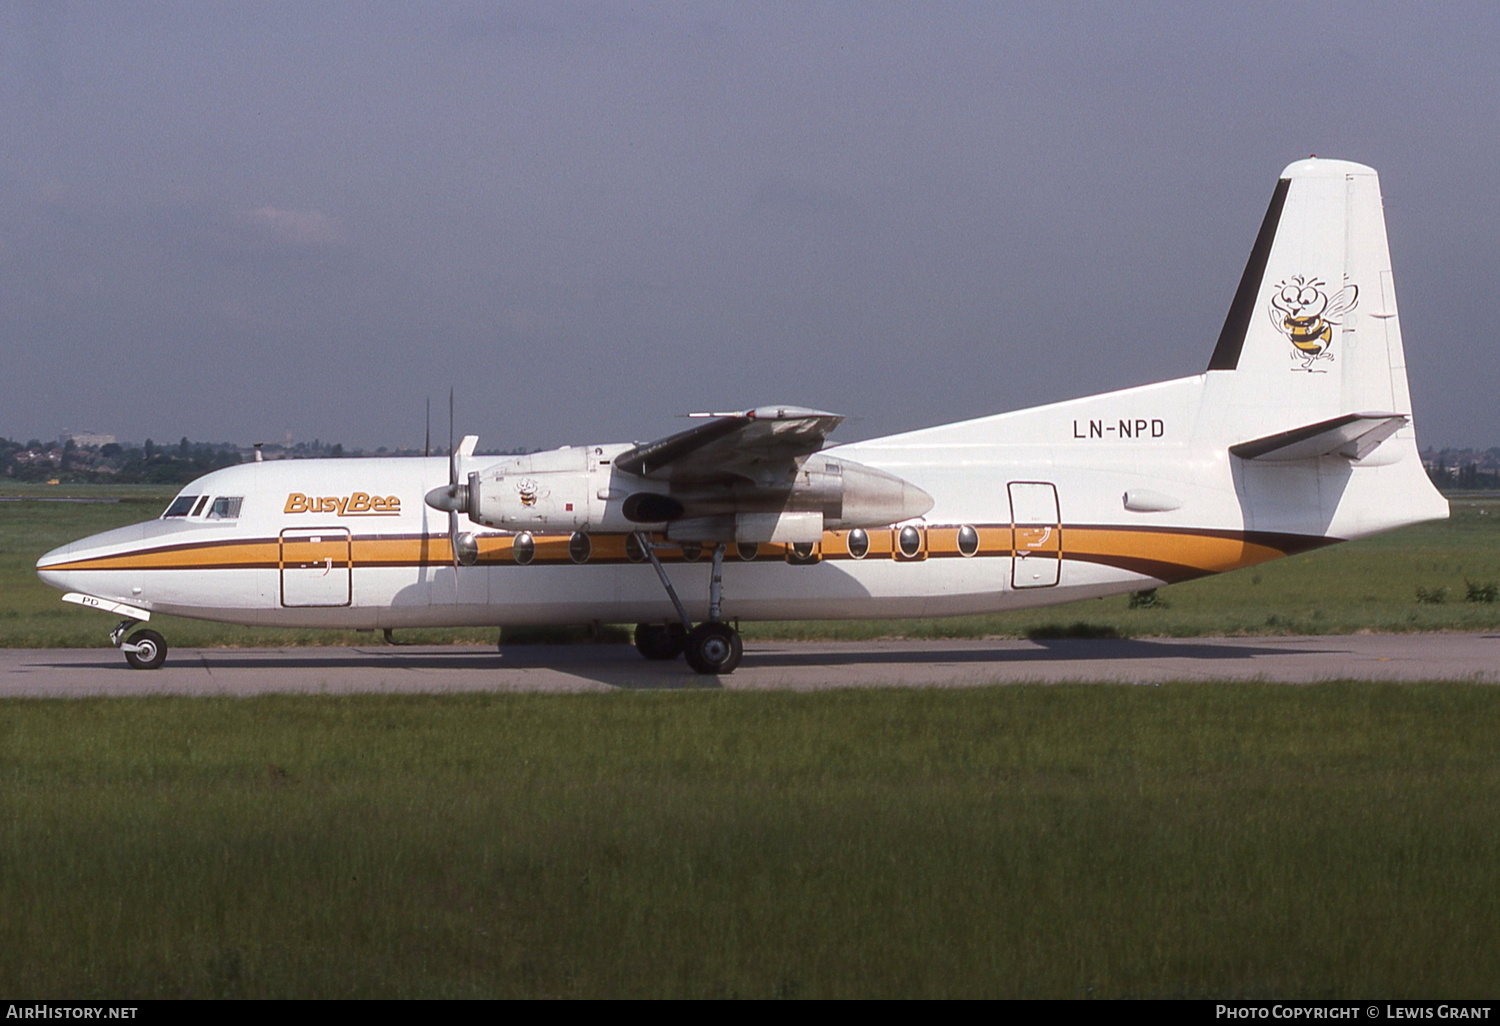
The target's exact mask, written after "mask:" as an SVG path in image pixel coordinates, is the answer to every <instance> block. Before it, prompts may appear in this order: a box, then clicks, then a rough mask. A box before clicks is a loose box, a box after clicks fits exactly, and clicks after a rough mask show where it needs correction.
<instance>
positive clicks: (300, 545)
mask: <svg viewBox="0 0 1500 1026" xmlns="http://www.w3.org/2000/svg"><path fill="white" fill-rule="evenodd" d="M351 556H352V552H351V550H350V546H349V532H348V531H347V530H346V529H344V528H342V527H297V528H291V529H288V530H285V531H282V532H281V604H282V605H283V606H347V605H348V604H349V596H350V594H351V593H350V587H349V578H350V571H351V569H352V567H353V563H354V561H353V559H352V558H351Z"/></svg>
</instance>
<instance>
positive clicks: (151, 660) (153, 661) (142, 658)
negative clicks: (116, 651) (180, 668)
mask: <svg viewBox="0 0 1500 1026" xmlns="http://www.w3.org/2000/svg"><path fill="white" fill-rule="evenodd" d="M125 643H126V644H127V645H134V646H135V647H136V650H135V651H134V652H129V651H127V652H126V653H125V661H126V662H127V663H129V664H130V668H131V669H132V670H154V669H156V668H157V667H158V666H160V665H161V664H162V663H164V662H166V661H167V639H166V638H164V637H162V636H161V635H160V634H158V633H156V632H155V631H136V632H135V633H134V634H132V635H131V636H130V637H128V638H126V639H125Z"/></svg>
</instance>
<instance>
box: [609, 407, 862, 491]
mask: <svg viewBox="0 0 1500 1026" xmlns="http://www.w3.org/2000/svg"><path fill="white" fill-rule="evenodd" d="M693 416H699V417H709V418H712V419H710V420H709V421H708V422H707V423H706V424H700V425H698V426H697V427H694V428H689V429H688V430H686V431H680V432H678V433H677V434H675V435H668V436H667V437H666V438H659V439H657V440H656V441H654V442H646V443H645V444H642V445H637V446H636V447H635V448H633V449H628V450H626V451H625V452H623V453H621V454H620V455H619V456H617V457H615V466H616V467H618V468H619V469H621V470H623V471H625V472H626V473H628V474H638V475H640V476H641V477H649V478H655V479H657V480H663V481H674V482H678V483H689V482H699V481H702V482H709V481H722V480H725V479H727V478H732V477H743V478H751V479H753V478H755V477H756V476H757V471H758V470H760V469H762V468H764V467H765V466H766V465H767V464H777V463H790V461H792V460H795V459H796V458H797V457H799V456H806V455H809V454H810V453H814V452H817V451H818V450H819V449H821V448H823V446H824V444H825V443H826V442H827V440H828V435H829V433H830V432H832V431H833V429H834V428H836V427H838V426H839V424H840V422H842V421H843V419H844V418H843V417H841V416H839V415H838V414H834V413H824V412H823V411H822V410H809V409H807V408H805V407H802V406H761V407H757V408H756V409H753V410H748V411H746V412H745V413H711V414H693Z"/></svg>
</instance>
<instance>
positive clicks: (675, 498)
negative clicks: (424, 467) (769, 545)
mask: <svg viewBox="0 0 1500 1026" xmlns="http://www.w3.org/2000/svg"><path fill="white" fill-rule="evenodd" d="M626 448H628V447H627V446H624V445H620V446H601V447H592V446H581V447H576V448H574V447H564V448H561V449H551V450H548V451H546V452H536V453H528V454H526V455H524V456H511V457H509V458H507V459H503V460H500V461H498V462H496V463H492V464H490V465H489V466H487V467H485V468H484V469H482V470H478V471H475V472H473V473H470V474H469V475H468V483H467V485H460V486H459V487H458V488H457V489H453V490H452V491H453V492H454V496H453V497H452V498H451V499H450V498H447V497H446V493H447V492H448V491H450V489H435V490H434V491H433V492H432V493H431V494H429V496H428V503H429V505H432V506H434V508H437V509H458V510H460V511H464V512H467V513H468V514H469V519H470V520H472V521H474V522H475V523H477V524H483V525H486V526H489V527H498V528H503V529H506V530H511V531H522V530H531V531H537V530H543V531H545V530H554V531H605V532H624V531H636V530H659V529H661V528H662V527H666V528H667V533H668V536H669V537H672V538H676V539H681V540H692V541H703V542H713V541H740V542H750V541H755V542H766V541H778V542H796V543H800V542H807V541H816V540H817V538H818V537H820V536H821V534H822V532H823V530H824V529H825V528H829V529H834V530H838V529H847V528H853V527H884V526H885V525H887V524H893V523H898V522H900V521H902V520H909V519H912V518H914V517H919V516H921V515H922V514H924V513H926V512H927V511H928V510H929V509H931V508H932V497H931V496H929V495H928V494H927V493H926V492H924V491H923V490H922V489H920V488H918V487H917V486H916V485H913V484H911V483H910V482H908V481H905V480H903V479H902V478H899V477H897V476H896V475H894V474H890V473H887V472H885V471H883V470H876V469H875V468H873V467H867V466H864V465H862V464H859V463H854V462H851V461H849V460H840V459H836V458H834V457H832V456H824V455H822V454H821V453H815V454H813V455H811V456H808V457H806V458H804V459H801V460H798V461H795V462H794V461H791V460H788V461H785V462H784V463H779V464H772V465H769V466H766V467H764V468H763V469H762V470H761V472H760V473H759V475H758V476H757V477H756V478H755V479H751V478H747V477H744V476H740V475H738V474H726V475H725V476H724V477H723V478H721V479H719V480H710V481H707V482H705V481H694V482H692V483H688V484H683V483H679V482H673V481H671V480H670V479H667V480H662V479H657V478H647V477H641V476H639V475H637V474H632V473H627V472H625V471H624V470H622V469H620V468H618V467H614V466H612V465H611V457H613V456H616V455H618V454H619V453H620V452H623V451H625V449H626ZM440 492H441V493H444V494H439V493H440ZM449 503H451V505H449Z"/></svg>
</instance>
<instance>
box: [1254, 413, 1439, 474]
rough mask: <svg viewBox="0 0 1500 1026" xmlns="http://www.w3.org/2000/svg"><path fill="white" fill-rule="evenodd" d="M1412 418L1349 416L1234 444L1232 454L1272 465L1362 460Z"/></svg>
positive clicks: (1357, 414) (1401, 416) (1372, 415)
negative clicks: (1325, 459)
mask: <svg viewBox="0 0 1500 1026" xmlns="http://www.w3.org/2000/svg"><path fill="white" fill-rule="evenodd" d="M1410 419H1411V418H1410V417H1408V416H1407V415H1406V414H1404V413H1346V414H1344V415H1343V416H1341V417H1334V418H1333V419H1332V420H1324V421H1319V422H1318V423H1316V424H1308V425H1306V426H1305V427H1299V428H1293V429H1291V430H1290V431H1279V432H1277V433H1276V434H1274V435H1266V436H1265V437H1264V438H1255V439H1252V440H1250V441H1248V442H1240V443H1239V444H1238V445H1231V446H1230V447H1229V451H1230V452H1231V453H1232V454H1234V455H1235V456H1238V457H1239V458H1240V459H1242V460H1264V461H1266V462H1271V463H1282V462H1290V461H1292V460H1311V459H1317V458H1318V457H1319V456H1343V457H1344V458H1345V459H1350V460H1362V459H1364V458H1365V457H1366V456H1368V455H1370V453H1372V452H1374V451H1375V448H1376V447H1377V446H1378V445H1380V443H1381V442H1383V441H1385V440H1386V439H1387V438H1389V437H1391V435H1394V434H1395V433H1396V432H1397V431H1398V430H1400V429H1401V428H1402V427H1403V426H1405V425H1406V424H1407V422H1408V421H1410Z"/></svg>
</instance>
